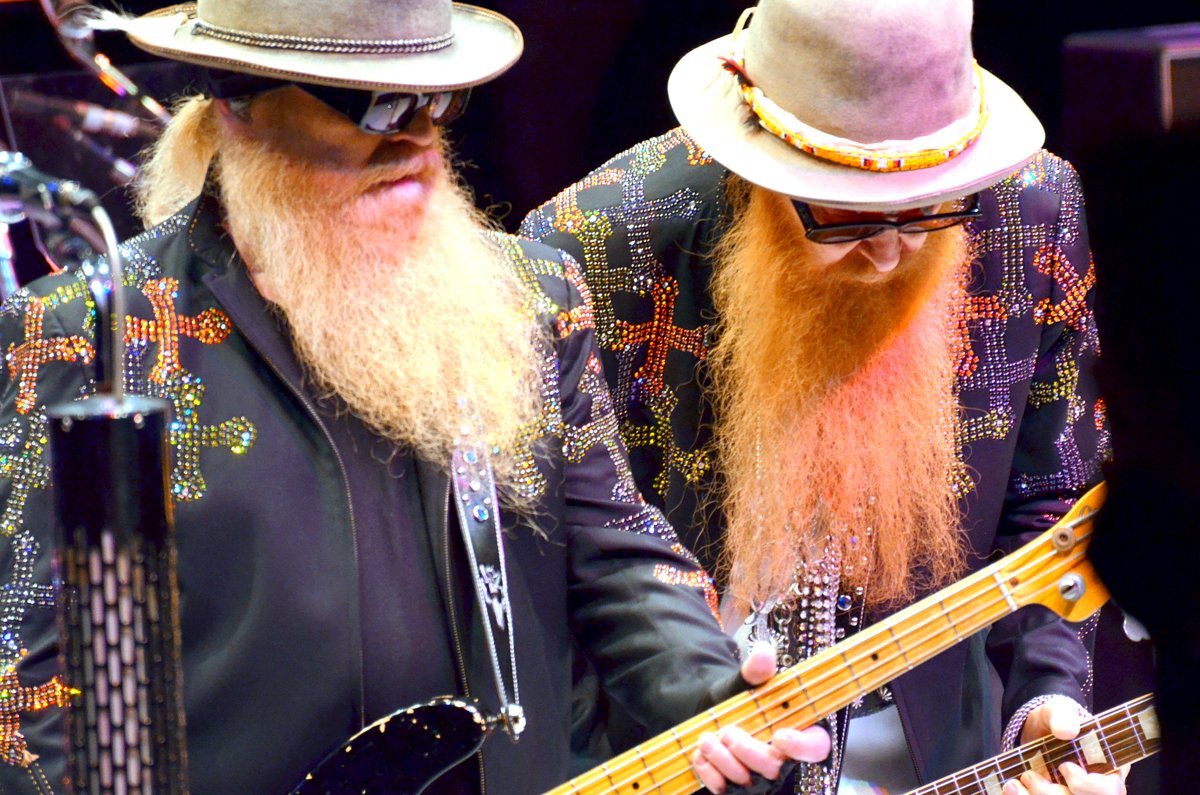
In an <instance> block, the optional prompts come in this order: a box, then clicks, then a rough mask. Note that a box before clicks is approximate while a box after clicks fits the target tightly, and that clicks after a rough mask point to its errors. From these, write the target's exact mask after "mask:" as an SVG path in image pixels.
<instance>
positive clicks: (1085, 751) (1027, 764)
mask: <svg viewBox="0 0 1200 795" xmlns="http://www.w3.org/2000/svg"><path fill="white" fill-rule="evenodd" d="M1158 747H1159V732H1158V716H1157V715H1156V714H1155V712H1154V703H1153V700H1152V698H1151V696H1148V695H1146V696H1142V697H1141V698H1135V699H1134V700H1133V701H1129V702H1126V703H1124V704H1121V705H1120V706H1117V707H1113V708H1112V709H1110V710H1107V711H1106V712H1102V713H1100V714H1099V715H1096V716H1095V717H1093V718H1092V719H1091V720H1087V721H1084V723H1083V725H1082V726H1081V727H1080V729H1079V736H1078V737H1076V738H1075V739H1074V740H1059V739H1057V738H1055V737H1043V738H1042V739H1040V740H1034V741H1033V742H1031V743H1026V744H1025V745H1022V746H1020V747H1019V748H1014V749H1013V750H1011V751H1009V752H1008V753H1006V754H1000V755H999V756H995V757H992V758H991V759H989V760H988V761H986V762H980V763H979V764H978V765H975V766H973V767H969V768H967V769H966V770H960V771H959V772H957V773H953V774H951V775H949V776H946V777H945V778H940V779H938V780H937V781H932V782H930V783H928V784H926V785H925V786H923V787H919V788H917V789H914V790H912V791H911V792H909V793H908V794H907V795H996V793H998V792H1000V788H1001V787H1002V786H1003V785H1004V782H1005V781H1008V780H1009V779H1012V778H1016V777H1017V776H1020V775H1021V774H1022V773H1024V772H1026V771H1029V770H1032V771H1033V772H1035V773H1037V774H1039V775H1042V776H1045V777H1046V778H1048V779H1050V780H1051V781H1053V782H1054V783H1056V784H1063V785H1065V784H1066V781H1064V780H1063V777H1062V774H1060V773H1059V772H1058V766H1059V765H1061V764H1062V763H1063V762H1074V763H1075V764H1077V765H1079V766H1080V767H1083V768H1086V769H1087V771H1088V772H1089V773H1111V772H1112V771H1114V770H1116V769H1117V768H1119V767H1120V766H1121V765H1128V764H1132V763H1134V762H1138V761H1140V760H1142V759H1145V758H1146V757H1148V756H1153V755H1154V754H1156V753H1158Z"/></svg>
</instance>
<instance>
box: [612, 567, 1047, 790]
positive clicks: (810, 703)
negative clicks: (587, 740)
mask: <svg viewBox="0 0 1200 795" xmlns="http://www.w3.org/2000/svg"><path fill="white" fill-rule="evenodd" d="M1031 565H1038V564H1036V563H1033V564H1026V565H1025V566H1024V568H1029V567H1030V566H1031ZM1019 570H1020V567H1019V568H1018V571H1019ZM1042 576H1045V575H1036V576H1035V577H1034V578H1032V579H1031V581H1032V582H1037V577H1042ZM1053 579H1054V580H1057V579H1058V578H1057V577H1054V578H1053ZM983 581H984V580H981V581H979V582H983ZM977 584H978V582H976V583H972V586H974V585H977ZM1054 587H1055V583H1051V584H1050V585H1048V586H1043V587H1041V588H1039V589H1037V590H1035V593H1041V592H1043V591H1047V590H1051V589H1053V588H1054ZM963 590H966V589H963ZM1005 602H1007V599H1006V598H1001V599H994V600H993V601H991V602H990V603H982V604H983V606H982V607H980V608H979V609H976V610H975V611H974V612H973V613H971V614H970V615H969V616H967V618H973V617H975V616H977V615H979V614H980V613H983V612H986V611H987V610H989V609H991V608H992V607H994V606H996V605H998V604H1002V603H1005ZM1002 615H1003V614H1002ZM942 617H943V618H944V617H947V616H942ZM935 620H938V619H934V618H931V619H927V620H925V621H924V622H921V623H920V624H918V625H917V626H916V627H914V628H913V629H911V630H909V631H907V632H906V633H905V634H903V635H902V636H900V637H897V636H895V635H894V634H893V635H892V639H891V641H889V647H890V646H898V645H899V641H900V640H901V638H903V639H907V638H909V637H910V636H911V635H912V634H914V633H915V632H916V631H917V630H920V629H923V628H924V627H926V626H927V625H928V624H929V623H930V622H931V621H935ZM876 634H877V635H880V636H882V634H883V633H882V632H878V633H876ZM955 634H956V639H955V641H954V643H957V642H958V641H959V640H960V638H958V637H957V633H955ZM954 643H949V644H945V643H939V646H940V648H939V649H938V650H937V652H934V654H936V653H940V652H941V651H942V650H944V649H946V648H949V646H952V645H954ZM934 654H931V655H929V656H931V657H932V656H934ZM841 656H842V658H843V661H844V662H845V663H846V665H847V666H848V667H850V668H851V670H853V667H854V665H855V662H863V661H865V660H866V659H867V658H868V657H869V656H870V654H869V653H863V654H862V656H860V657H859V658H857V660H855V661H853V662H852V661H851V660H850V659H849V658H848V657H847V656H846V654H845V653H842V655H841ZM907 657H908V655H906V654H905V653H904V651H903V649H901V650H900V653H899V654H893V655H892V656H890V657H886V658H884V659H880V660H877V661H876V662H877V664H876V665H875V666H873V667H871V668H868V669H867V670H866V671H864V672H863V673H862V674H858V675H855V679H861V678H862V677H863V676H867V675H870V674H872V673H874V672H875V671H877V670H878V669H879V668H885V669H886V668H888V667H889V666H890V663H893V662H895V661H897V660H900V659H902V658H903V659H904V660H905V662H906V664H907ZM839 673H841V671H836V670H830V671H827V672H826V673H825V674H824V675H822V676H820V677H817V678H815V679H814V680H813V681H812V687H810V686H809V684H808V683H805V684H804V685H799V687H800V690H801V691H802V693H803V694H804V697H805V699H806V700H807V703H804V704H803V705H802V706H800V707H798V708H797V709H790V708H785V709H784V712H783V714H782V715H780V716H779V717H778V718H776V720H775V721H774V722H775V723H776V724H778V723H780V722H782V721H784V720H786V719H788V718H790V717H792V716H795V715H799V714H800V713H802V712H805V711H809V710H813V709H814V707H815V704H816V702H818V701H820V700H822V699H824V698H828V697H829V695H830V694H831V693H835V692H837V690H838V689H840V688H841V687H843V686H844V683H836V684H835V686H834V687H832V688H830V689H828V690H826V691H825V692H823V693H822V694H821V695H819V696H817V697H816V698H814V697H813V696H812V695H811V692H810V691H811V690H812V689H815V687H816V686H817V685H818V684H824V683H825V681H826V680H828V679H829V678H830V677H834V676H837V675H838V674H839ZM784 676H785V677H786V678H787V681H786V682H785V681H780V682H778V683H777V684H773V685H771V686H770V688H769V689H768V690H765V691H762V692H760V693H756V694H754V695H753V696H751V697H750V699H748V701H747V702H743V703H742V704H740V705H739V707H741V706H745V705H748V702H753V705H754V707H755V712H754V713H752V714H751V715H750V716H748V717H746V718H735V719H734V720H732V721H731V723H730V725H734V726H737V725H739V724H741V723H742V722H743V721H744V720H749V719H752V718H753V717H755V716H761V715H762V714H763V713H764V712H767V711H769V710H771V709H774V708H776V707H778V706H779V705H781V704H787V703H788V701H790V700H791V697H785V698H782V699H777V700H776V701H774V702H773V703H770V704H769V705H768V706H767V707H765V708H764V707H763V706H762V702H763V701H764V700H765V698H766V697H770V696H773V695H777V692H776V691H778V690H779V689H780V687H781V686H783V685H784V684H790V683H792V682H794V681H795V680H797V679H798V678H799V677H798V675H797V674H795V673H794V671H793V672H791V675H790V676H788V674H785V675H784ZM735 709H736V708H735ZM733 711H734V710H732V709H731V710H727V711H726V712H725V713H723V714H722V715H717V714H716V713H712V712H711V711H710V714H711V715H712V717H713V720H712V721H711V723H716V724H717V725H718V727H720V726H721V723H720V720H721V718H722V717H727V716H728V715H730V714H731V713H732V712H733ZM814 711H815V710H814ZM768 730H770V725H767V726H763V727H760V728H759V729H757V730H755V731H752V732H750V734H751V735H758V734H760V733H763V732H766V731H768ZM675 740H676V741H675V743H674V744H676V745H679V746H681V747H682V746H684V745H685V743H684V742H683V741H682V740H681V739H679V738H678V737H676V738H675ZM664 745H669V744H664ZM697 745H698V743H697V742H689V743H687V747H686V748H683V751H684V754H685V758H690V756H691V754H692V752H693V751H694V750H695V748H696V747H697ZM630 761H632V760H630ZM640 761H642V764H643V766H644V767H645V770H646V772H647V773H650V775H651V777H652V778H654V779H655V781H654V786H655V787H656V788H657V789H658V790H659V791H660V792H661V791H663V787H664V786H665V785H666V784H669V783H671V782H673V781H675V780H676V779H678V778H679V777H680V776H684V775H688V774H692V776H693V778H694V774H693V773H692V770H691V768H690V766H688V767H686V768H685V769H683V770H680V771H677V772H676V773H673V774H671V775H668V776H666V777H664V778H663V780H662V781H661V782H659V781H658V780H657V777H655V776H654V774H653V771H654V767H652V766H650V765H647V764H646V763H645V761H644V760H640ZM655 767H662V763H656V765H655ZM639 777H640V773H637V772H636V771H635V774H634V777H633V778H630V779H627V780H626V781H624V782H622V783H621V784H617V785H616V786H617V788H618V789H620V788H621V787H624V786H626V785H628V784H629V783H630V782H633V781H637V780H638V778H639ZM607 778H608V779H609V780H610V781H612V776H611V775H609V776H607ZM597 781H600V779H597ZM613 783H614V784H615V783H616V782H613ZM678 783H684V785H685V789H684V790H680V791H681V792H687V791H689V790H688V789H687V788H686V787H688V786H691V790H690V791H694V790H695V789H696V785H695V784H692V783H691V782H686V783H685V782H678ZM697 783H698V782H697Z"/></svg>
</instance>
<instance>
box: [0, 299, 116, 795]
mask: <svg viewBox="0 0 1200 795" xmlns="http://www.w3.org/2000/svg"><path fill="white" fill-rule="evenodd" d="M81 284H82V282H80V281H77V280H72V279H71V277H55V278H54V280H53V281H51V282H39V283H37V284H36V285H35V286H34V287H35V288H36V289H34V290H32V291H31V290H30V289H26V290H22V291H20V292H18V293H16V294H14V296H13V297H12V298H11V299H10V300H9V301H8V303H6V304H5V306H4V307H3V309H2V310H0V345H2V346H3V348H4V351H5V357H6V365H7V366H6V367H4V368H0V428H3V432H2V433H0V448H3V449H2V450H0V462H2V464H0V501H2V504H3V506H4V508H3V511H4V513H3V518H2V519H0V523H2V525H3V533H2V537H3V542H2V543H0V557H2V558H3V564H2V566H3V567H2V569H0V571H2V572H3V574H2V575H0V576H2V577H3V592H4V599H3V601H2V602H0V657H2V660H0V664H2V665H3V677H4V688H3V690H4V694H3V695H0V791H3V792H6V793H39V795H41V794H42V793H49V792H57V791H61V788H62V780H63V774H64V769H65V756H64V753H63V749H62V745H63V734H62V731H63V729H62V718H63V715H62V713H63V709H62V707H63V706H65V705H66V703H67V700H68V698H69V695H68V691H67V690H66V689H65V687H64V683H63V681H62V679H61V676H60V669H59V665H58V634H57V629H56V625H55V608H54V591H53V587H52V584H51V583H52V580H51V558H52V554H53V536H52V532H51V527H50V501H49V490H48V488H47V486H48V479H49V474H50V470H49V468H48V460H47V449H46V448H47V444H48V441H49V440H48V438H47V435H46V430H45V416H46V407H47V405H53V404H54V403H56V402H59V401H69V400H73V399H75V398H78V397H80V396H81V395H82V394H84V393H85V392H86V391H87V390H89V389H90V381H89V378H88V375H87V372H86V370H85V367H84V365H85V364H86V363H88V362H90V360H91V357H92V355H93V348H92V344H91V333H90V328H89V327H88V326H89V324H88V323H87V322H85V320H84V319H85V318H88V314H87V313H86V312H84V311H82V308H83V307H84V306H85V301H84V299H83V297H82V293H81ZM44 285H50V287H49V288H47V287H46V286H44ZM64 304H74V306H70V307H67V308H65V309H63V310H62V311H54V310H55V308H56V307H62V306H63V305H64ZM67 318H69V320H67Z"/></svg>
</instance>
